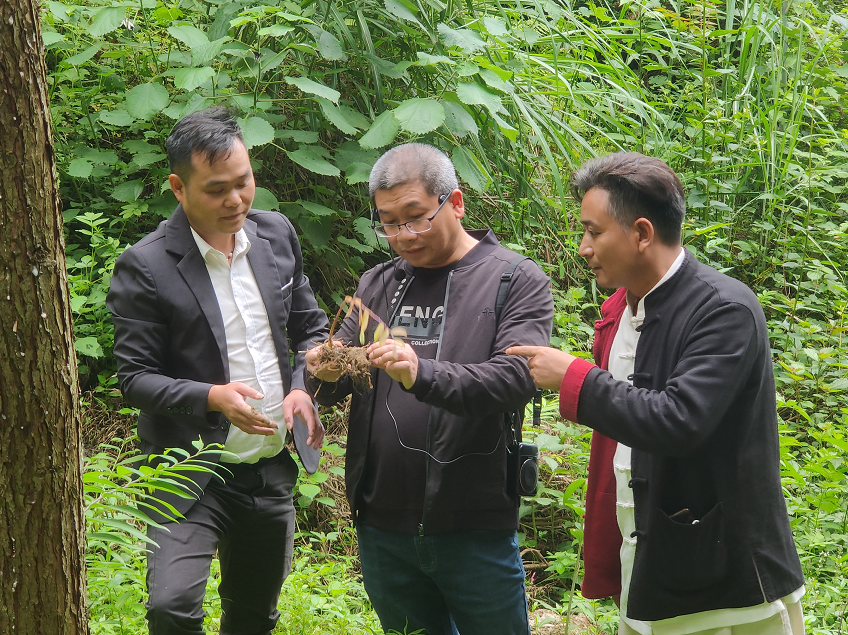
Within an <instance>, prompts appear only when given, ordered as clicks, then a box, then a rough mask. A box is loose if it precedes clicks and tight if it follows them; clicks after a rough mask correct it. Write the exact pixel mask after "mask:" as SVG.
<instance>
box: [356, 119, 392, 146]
mask: <svg viewBox="0 0 848 635" xmlns="http://www.w3.org/2000/svg"><path fill="white" fill-rule="evenodd" d="M399 128H400V124H399V123H398V120H397V119H396V118H395V116H394V114H393V113H392V111H391V110H387V111H386V112H384V113H383V114H382V115H380V116H379V117H377V118H376V119H375V120H374V123H373V124H371V128H369V129H368V132H366V133H365V134H364V135H362V138H361V139H360V140H359V145H360V146H361V147H362V148H363V149H365V150H374V149H377V148H382V147H384V146H387V145H389V144H390V143H391V142H392V141H394V139H395V137H396V136H397V133H398V129H399Z"/></svg>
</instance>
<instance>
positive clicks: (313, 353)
mask: <svg viewBox="0 0 848 635" xmlns="http://www.w3.org/2000/svg"><path fill="white" fill-rule="evenodd" d="M323 346H324V344H319V345H318V346H316V347H315V348H310V349H309V350H308V351H306V354H305V355H304V357H305V358H306V370H308V371H309V373H310V374H311V375H313V376H315V378H316V379H320V380H321V381H338V380H339V377H341V376H342V372H343V371H344V369H343V368H340V369H339V370H327V369H323V370H320V371H319V370H318V351H319V350H320V349H321V348H322V347H323ZM333 346H335V347H336V348H341V347H342V346H344V344H343V343H342V342H341V340H333Z"/></svg>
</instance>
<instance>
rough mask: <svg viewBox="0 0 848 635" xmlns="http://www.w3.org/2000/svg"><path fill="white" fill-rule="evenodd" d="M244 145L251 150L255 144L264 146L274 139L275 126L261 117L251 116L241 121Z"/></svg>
mask: <svg viewBox="0 0 848 635" xmlns="http://www.w3.org/2000/svg"><path fill="white" fill-rule="evenodd" d="M241 129H242V135H243V136H244V145H245V147H246V148H247V149H248V150H250V149H251V148H253V147H254V146H264V145H266V144H268V143H271V142H272V141H273V140H274V127H273V126H272V125H271V124H270V123H268V122H267V121H265V120H264V119H262V118H261V117H250V118H249V119H245V120H244V121H242V122H241Z"/></svg>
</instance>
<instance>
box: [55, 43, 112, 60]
mask: <svg viewBox="0 0 848 635" xmlns="http://www.w3.org/2000/svg"><path fill="white" fill-rule="evenodd" d="M102 46H103V43H102V42H98V43H97V44H95V45H94V46H89V47H88V48H87V49H85V50H84V51H83V52H82V53H77V54H76V55H73V56H71V57H68V58H66V59H63V60H62V61H61V62H60V64H67V65H69V66H79V65H80V64H85V63H86V62H87V61H88V60H90V59H91V58H92V57H94V55H95V54H96V53H97V51H99V50H100V49H101V47H102Z"/></svg>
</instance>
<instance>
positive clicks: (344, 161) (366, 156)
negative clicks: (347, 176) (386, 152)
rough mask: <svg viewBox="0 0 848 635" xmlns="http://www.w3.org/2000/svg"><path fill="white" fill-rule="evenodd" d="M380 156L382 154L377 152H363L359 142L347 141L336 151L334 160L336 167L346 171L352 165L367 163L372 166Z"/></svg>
mask: <svg viewBox="0 0 848 635" xmlns="http://www.w3.org/2000/svg"><path fill="white" fill-rule="evenodd" d="M379 156H380V153H379V152H376V151H375V150H363V149H362V147H361V146H360V145H359V142H357V141H345V142H344V143H343V144H342V145H340V146H339V147H338V149H337V150H336V154H335V155H334V158H335V161H336V165H337V166H339V168H341V169H342V170H345V171H346V170H347V169H348V166H349V165H350V164H351V163H366V164H368V165H369V166H372V165H374V163H375V162H376V161H377V158H378V157H379ZM369 169H370V167H369Z"/></svg>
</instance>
